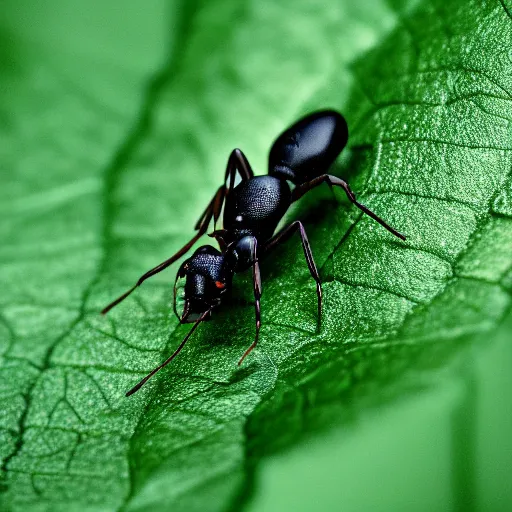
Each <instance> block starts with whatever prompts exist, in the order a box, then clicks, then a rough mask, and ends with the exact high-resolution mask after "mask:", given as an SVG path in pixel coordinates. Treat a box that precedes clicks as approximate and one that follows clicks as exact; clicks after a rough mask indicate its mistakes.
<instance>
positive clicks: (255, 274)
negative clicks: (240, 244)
mask: <svg viewBox="0 0 512 512" xmlns="http://www.w3.org/2000/svg"><path fill="white" fill-rule="evenodd" d="M254 242H255V243H254V246H253V256H254V263H253V265H252V282H253V287H254V309H255V314H256V335H255V337H254V341H253V342H252V344H251V346H250V347H249V348H248V349H247V350H246V351H245V352H244V355H243V356H242V357H241V358H240V361H238V366H240V365H241V364H242V362H243V360H244V359H245V358H246V357H247V356H248V355H249V354H250V353H251V352H252V350H253V349H254V347H255V346H256V345H257V344H258V338H259V335H260V327H261V309H260V299H261V273H260V264H259V261H258V259H257V256H256V251H257V243H256V239H254Z"/></svg>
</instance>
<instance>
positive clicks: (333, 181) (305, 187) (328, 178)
mask: <svg viewBox="0 0 512 512" xmlns="http://www.w3.org/2000/svg"><path fill="white" fill-rule="evenodd" d="M322 183H327V184H328V185H329V186H331V187H332V186H333V185H334V186H335V187H341V188H342V189H343V190H344V191H345V194H347V197H348V199H349V201H350V202H351V203H352V204H354V205H355V206H357V207H358V208H359V209H360V210H361V211H362V212H364V213H366V215H368V216H369V217H371V218H372V219H373V220H375V221H377V222H378V223H379V224H380V225H381V226H383V227H384V228H386V229H387V230H388V231H389V232H390V233H392V234H393V235H395V236H396V237H398V238H400V239H401V240H405V236H404V235H402V233H399V232H398V231H397V230H396V229H395V228H392V227H391V226H390V225H389V224H388V223H387V222H385V221H384V220H383V219H381V218H380V217H379V216H378V215H376V214H375V213H373V212H372V211H371V210H370V209H369V208H368V207H366V206H365V205H364V204H362V203H360V202H359V201H358V200H357V199H356V195H355V194H354V192H352V190H351V189H350V187H349V186H348V183H347V182H346V181H343V180H342V179H340V178H337V177H336V176H332V175H330V174H322V176H318V177H317V178H314V179H312V180H311V181H308V182H306V183H303V184H302V185H299V186H298V187H297V188H295V190H294V191H293V193H292V202H295V201H297V200H298V199H300V198H301V197H302V196H303V195H304V194H305V193H306V192H309V191H310V190H311V189H313V188H315V187H318V185H321V184H322Z"/></svg>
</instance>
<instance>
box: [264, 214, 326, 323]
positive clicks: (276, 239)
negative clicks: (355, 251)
mask: <svg viewBox="0 0 512 512" xmlns="http://www.w3.org/2000/svg"><path fill="white" fill-rule="evenodd" d="M297 229H298V230H299V234H300V239H301V242H302V249H303V250H304V256H305V258H306V262H307V264H308V268H309V273H310V274H311V277H312V278H313V279H314V280H315V282H316V295H317V297H318V324H317V331H318V332H320V326H321V322H322V283H321V282H320V275H319V274H318V269H317V268H316V264H315V260H314V258H313V253H312V252H311V246H310V245H309V240H308V235H307V234H306V230H305V229H304V225H303V224H302V222H301V221H300V220H296V221H295V222H292V223H291V224H289V225H288V226H286V227H284V228H283V229H282V230H281V231H280V232H279V233H277V234H276V235H274V236H273V237H272V238H271V239H270V240H269V241H268V242H267V243H266V244H265V245H264V246H263V253H264V254H265V253H266V252H267V251H270V250H271V249H273V248H274V247H276V245H277V244H279V243H281V242H284V241H285V240H288V238H290V236H291V235H292V234H293V233H294V232H295V231H296V230H297Z"/></svg>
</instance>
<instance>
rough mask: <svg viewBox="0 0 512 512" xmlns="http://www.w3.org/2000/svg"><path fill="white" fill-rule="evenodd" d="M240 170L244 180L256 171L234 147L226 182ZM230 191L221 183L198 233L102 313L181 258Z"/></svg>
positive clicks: (228, 165) (199, 224) (217, 217)
mask: <svg viewBox="0 0 512 512" xmlns="http://www.w3.org/2000/svg"><path fill="white" fill-rule="evenodd" d="M237 171H238V172H239V174H240V176H241V178H242V180H243V181H245V180H248V179H250V178H251V177H252V176H253V175H254V173H253V172H252V169H251V166H250V164H249V162H248V160H247V158H246V157H245V155H244V154H243V152H242V151H241V150H240V149H234V150H233V151H232V152H231V154H230V156H229V159H228V164H227V167H226V174H225V177H224V182H226V181H227V180H228V178H229V180H230V187H231V188H232V187H233V185H234V182H235V174H236V172H237ZM228 193H229V189H228V188H227V187H226V183H224V185H221V186H220V187H219V188H218V190H217V192H216V193H215V195H214V196H213V198H212V200H211V201H210V203H209V204H208V206H207V207H206V209H205V210H204V212H203V213H202V214H201V216H200V217H199V220H198V221H197V223H196V225H195V226H194V229H195V230H197V233H196V235H195V236H194V237H193V238H192V239H191V240H190V241H189V242H188V243H187V244H186V245H184V246H183V247H182V248H181V249H180V250H179V251H178V252H177V253H176V254H174V255H173V256H171V257H170V258H169V259H167V260H165V261H163V262H162V263H160V264H159V265H157V266H156V267H154V268H152V269H151V270H148V271H147V272H146V273H145V274H144V275H142V276H141V277H140V278H139V280H138V281H137V283H136V284H135V285H134V286H132V287H131V288H130V289H129V290H127V291H126V292H125V293H123V294H122V295H121V296H120V297H118V298H117V299H116V300H115V301H113V302H111V303H110V304H109V305H108V306H107V307H105V308H103V310H102V311H101V313H102V314H103V315H105V314H106V313H108V312H109V311H110V310H111V309H112V308H113V307H115V306H117V305H118V304H119V303H120V302H122V301H123V300H124V299H126V297H128V296H129V295H130V294H131V293H132V292H133V291H134V290H135V289H136V288H137V287H139V286H140V285H141V284H142V283H143V282H144V281H145V280H146V279H148V278H150V277H151V276H154V275H155V274H158V273H159V272H161V271H162V270H164V269H166V268H167V267H168V266H169V265H172V264H173V263H174V262H175V261H176V260H178V259H179V258H181V256H183V255H184V254H185V253H186V252H188V251H189V249H190V248H191V247H192V246H193V245H194V244H195V243H196V242H197V240H199V238H201V236H203V235H204V234H205V233H206V231H207V230H208V224H209V223H210V220H211V219H212V218H213V221H214V223H216V222H217V220H218V219H219V217H220V213H221V211H222V206H223V203H224V201H225V200H226V198H227V195H228Z"/></svg>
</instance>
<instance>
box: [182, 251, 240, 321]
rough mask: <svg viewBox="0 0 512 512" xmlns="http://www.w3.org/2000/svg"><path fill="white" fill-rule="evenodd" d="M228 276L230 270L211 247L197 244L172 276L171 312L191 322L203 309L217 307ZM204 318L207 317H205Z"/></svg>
mask: <svg viewBox="0 0 512 512" xmlns="http://www.w3.org/2000/svg"><path fill="white" fill-rule="evenodd" d="M232 278H233V272H232V271H231V270H230V269H228V268H227V266H226V264H225V258H224V256H223V255H222V254H221V253H220V252H219V251H218V250H217V249H215V247H212V246H211V245H203V246H202V247H199V249H197V251H196V252H194V254H193V255H192V256H191V257H190V258H189V259H187V260H185V261H184V262H183V264H182V265H181V267H180V268H179V270H178V273H177V275H176V282H175V284H174V312H175V313H176V316H177V317H178V318H179V319H180V322H181V323H191V322H195V321H196V320H197V319H198V318H199V317H200V316H201V315H202V314H203V313H204V312H205V311H208V310H209V309H212V308H214V307H215V306H218V305H219V304H220V303H221V301H222V296H223V294H224V293H225V292H226V290H227V289H228V288H230V286H231V280H232ZM208 319H209V316H208V317H207V318H205V320H208Z"/></svg>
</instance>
